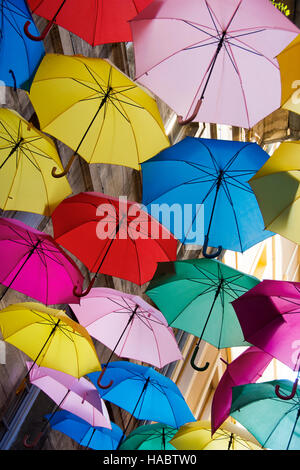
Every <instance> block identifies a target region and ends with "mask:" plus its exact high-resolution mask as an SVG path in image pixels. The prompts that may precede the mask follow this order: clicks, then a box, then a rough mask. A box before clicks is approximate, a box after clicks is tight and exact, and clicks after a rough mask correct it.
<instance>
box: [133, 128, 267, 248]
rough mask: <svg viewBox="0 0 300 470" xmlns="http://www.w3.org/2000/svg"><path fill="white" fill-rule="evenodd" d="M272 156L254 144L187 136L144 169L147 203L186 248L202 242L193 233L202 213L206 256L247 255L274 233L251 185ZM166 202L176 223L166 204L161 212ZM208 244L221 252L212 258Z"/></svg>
mask: <svg viewBox="0 0 300 470" xmlns="http://www.w3.org/2000/svg"><path fill="white" fill-rule="evenodd" d="M268 158H269V155H268V154H267V153H266V152H265V151H264V150H263V149H262V148H261V147H260V146H259V145H257V144H256V143H253V142H237V141H226V140H215V139H201V138H195V137H186V138H185V139H183V140H182V141H181V142H179V143H177V144H175V145H173V146H172V147H168V148H167V149H165V150H163V151H162V152H160V153H159V154H158V155H156V156H155V157H153V158H151V159H150V160H147V161H146V162H144V163H143V164H142V165H141V167H142V175H143V204H144V205H145V206H146V207H147V209H148V212H149V213H150V214H151V215H152V216H154V217H156V218H158V219H159V220H160V222H161V223H162V224H164V225H165V226H166V227H167V228H169V229H170V231H171V232H173V233H174V235H175V233H176V231H177V233H176V235H175V236H176V238H178V239H180V240H181V242H182V243H183V244H187V243H196V244H200V243H199V242H197V240H196V241H195V239H194V237H192V236H191V235H194V233H193V232H194V231H195V228H197V227H195V223H197V217H196V216H197V214H198V215H199V214H200V212H201V217H202V218H201V220H199V222H200V223H201V226H200V228H199V226H198V228H197V232H198V233H197V238H199V230H200V229H201V231H202V238H203V254H204V256H207V257H216V256H218V255H219V254H220V252H221V249H222V247H223V248H224V249H228V250H232V251H238V252H243V251H245V250H247V249H248V248H250V247H252V246H253V245H255V244H256V243H259V242H260V241H262V240H264V239H266V238H268V237H270V236H271V235H273V233H271V232H269V231H265V230H264V222H263V218H262V215H261V212H260V209H259V206H258V203H257V201H256V197H255V195H254V193H253V191H252V189H251V187H250V185H249V184H248V181H249V180H250V178H251V177H252V176H253V175H254V174H255V173H256V172H257V171H258V170H259V169H260V167H261V166H262V165H263V164H264V163H265V161H266V160H267V159H268ZM162 204H165V205H167V206H168V207H170V208H172V211H170V212H171V213H170V222H169V221H168V217H167V209H166V206H165V209H164V210H161V211H160V213H158V209H159V208H163V206H162ZM196 204H198V205H201V207H202V211H201V208H199V207H198V209H197V207H196ZM178 207H180V208H181V215H182V222H181V223H180V225H178V219H179V218H180V214H179V215H178ZM188 208H190V209H191V210H190V212H189V211H188ZM173 209H174V210H173ZM192 209H193V210H192ZM174 214H176V216H175V217H173V219H172V216H173V215H174ZM191 214H192V215H191ZM191 222H193V225H191ZM175 224H176V225H175ZM179 229H180V230H181V233H180V231H179V232H178V230H179ZM207 246H215V247H217V246H219V248H218V250H217V251H216V252H215V253H214V254H213V256H211V255H210V256H208V255H207V253H206V248H207Z"/></svg>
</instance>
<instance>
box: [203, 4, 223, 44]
mask: <svg viewBox="0 0 300 470" xmlns="http://www.w3.org/2000/svg"><path fill="white" fill-rule="evenodd" d="M205 5H206V8H207V10H208V13H209V16H210V18H211V21H212V23H213V25H214V28H215V30H216V33H217V35H218V39H221V33H220V31H219V30H218V28H217V25H216V22H215V20H214V16H213V11H212V10H211V8H210V6H209V5H208V3H207V1H206V0H205ZM216 20H217V21H218V18H217V17H216ZM218 23H219V27H220V28H221V25H220V22H219V21H218Z"/></svg>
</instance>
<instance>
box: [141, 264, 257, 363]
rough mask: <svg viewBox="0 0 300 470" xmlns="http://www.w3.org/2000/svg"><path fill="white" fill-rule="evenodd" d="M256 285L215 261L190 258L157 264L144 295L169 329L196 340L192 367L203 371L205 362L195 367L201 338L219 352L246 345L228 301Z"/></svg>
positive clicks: (247, 276)
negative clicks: (177, 330) (185, 332)
mask: <svg viewBox="0 0 300 470" xmlns="http://www.w3.org/2000/svg"><path fill="white" fill-rule="evenodd" d="M163 270H165V273H164V274H162V272H163ZM259 282H260V281H259V279H257V278H256V277H253V276H249V275H246V274H244V273H242V272H240V271H237V270H236V269H233V268H231V267H229V266H227V265H225V264H224V263H221V262H220V261H217V260H214V259H206V258H201V259H189V260H184V261H176V262H174V263H160V264H159V267H158V270H157V272H156V274H155V276H154V278H153V279H152V281H151V282H150V284H149V286H148V289H147V291H146V293H147V295H148V296H149V297H150V298H151V299H152V300H153V302H155V304H156V305H157V306H158V308H159V310H160V311H161V312H162V313H163V315H164V316H165V318H166V319H167V321H168V324H169V326H171V327H173V328H179V329H181V330H183V331H187V332H188V333H190V334H192V335H195V336H197V337H198V338H199V340H198V342H197V345H196V348H195V351H194V354H193V356H192V359H191V365H192V366H193V368H194V369H196V370H206V369H207V367H208V366H209V363H208V362H207V363H206V364H205V365H204V367H198V366H196V365H195V358H196V355H197V352H198V349H199V345H200V342H201V340H202V339H203V340H204V341H206V342H208V343H210V344H212V345H213V346H215V347H216V348H218V349H222V348H228V347H233V346H249V343H247V342H246V341H245V340H244V335H243V333H242V329H241V326H240V323H239V321H238V318H237V316H236V314H235V311H234V309H233V307H232V305H231V302H232V301H233V300H235V299H237V298H238V297H239V296H241V295H242V294H244V293H245V292H247V291H248V290H249V289H251V288H252V287H254V286H255V285H256V284H258V283H259Z"/></svg>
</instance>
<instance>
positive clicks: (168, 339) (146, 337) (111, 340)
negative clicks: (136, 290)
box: [70, 287, 182, 388]
mask: <svg viewBox="0 0 300 470" xmlns="http://www.w3.org/2000/svg"><path fill="white" fill-rule="evenodd" d="M70 307H71V309H72V310H73V312H74V314H75V315H76V317H77V318H78V321H79V323H80V324H81V325H83V326H84V327H85V328H86V330H87V331H88V332H89V334H90V335H91V336H93V337H94V338H96V339H97V340H98V341H100V342H101V343H103V344H105V346H107V347H108V348H110V349H111V350H112V353H111V355H110V358H109V360H108V361H107V364H108V363H109V362H110V359H111V358H112V355H113V354H114V353H115V354H117V355H118V356H121V357H126V358H130V359H136V360H139V361H143V362H146V363H148V364H151V365H154V366H156V367H158V368H161V367H163V366H165V365H166V364H169V363H170V362H173V361H177V360H179V359H182V355H181V352H180V350H179V348H178V345H177V342H176V339H175V337H174V333H173V330H172V328H171V327H169V326H168V323H167V320H166V319H165V317H164V316H163V314H162V313H161V312H160V311H159V310H157V309H156V308H154V307H152V306H151V305H150V304H148V303H147V302H145V301H144V300H143V299H142V298H141V297H138V296H136V295H131V294H125V293H123V292H120V291H118V290H115V289H108V288H101V287H100V288H94V289H92V290H91V291H90V293H89V294H88V295H87V296H85V297H84V298H82V299H81V301H80V305H70ZM107 364H106V365H107ZM104 372H105V367H103V369H102V373H101V374H100V378H99V381H98V385H99V386H100V387H102V388H108V387H109V386H110V385H111V383H110V384H109V385H108V386H103V385H100V380H101V378H102V376H103V374H104Z"/></svg>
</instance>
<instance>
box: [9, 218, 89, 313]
mask: <svg viewBox="0 0 300 470" xmlns="http://www.w3.org/2000/svg"><path fill="white" fill-rule="evenodd" d="M0 258H1V265H0V283H1V284H3V285H5V286H6V289H4V291H3V292H2V294H1V296H0V300H2V299H3V297H4V295H5V294H6V292H7V291H8V289H9V288H12V289H15V290H16V291H18V292H22V293H23V294H25V295H27V296H29V297H31V298H33V299H36V300H38V301H40V302H42V303H43V304H45V305H55V304H66V303H73V302H74V303H78V302H79V299H78V297H76V296H75V295H74V294H73V289H74V288H75V287H77V288H79V289H82V284H83V280H84V278H83V276H82V274H81V272H80V271H79V269H78V267H77V266H76V264H75V263H74V262H73V260H72V259H71V258H70V257H69V256H68V255H67V254H66V253H65V252H64V251H63V250H62V248H60V246H59V245H58V244H57V243H56V242H55V240H54V239H53V238H52V237H51V236H50V235H48V234H45V233H43V232H40V231H38V230H35V229H33V228H32V227H29V226H28V225H25V224H24V223H23V222H20V221H19V220H12V219H7V218H3V217H2V218H0Z"/></svg>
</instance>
